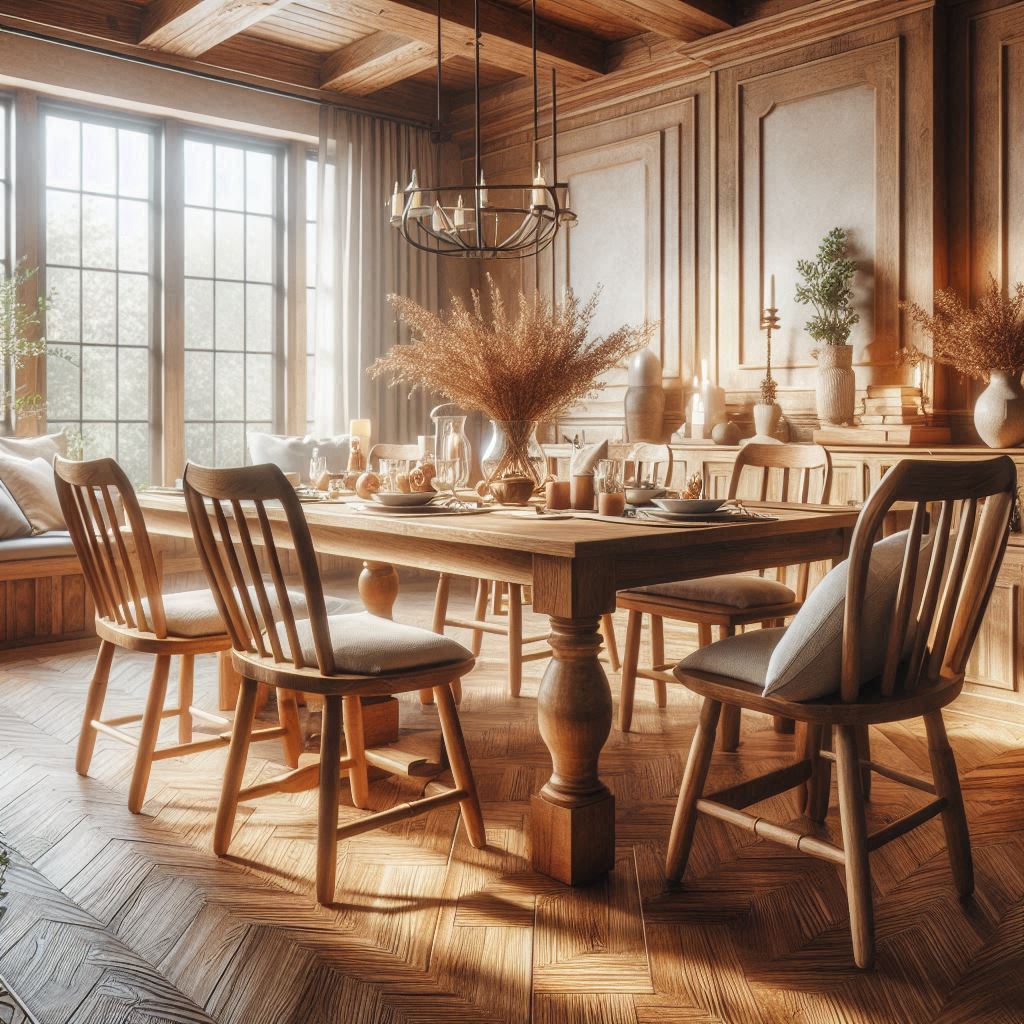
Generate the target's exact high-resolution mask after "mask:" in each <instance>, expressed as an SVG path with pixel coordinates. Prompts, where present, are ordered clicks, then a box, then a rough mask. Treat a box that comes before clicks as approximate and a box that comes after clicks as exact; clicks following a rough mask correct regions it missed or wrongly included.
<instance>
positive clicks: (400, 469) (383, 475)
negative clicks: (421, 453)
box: [377, 459, 409, 494]
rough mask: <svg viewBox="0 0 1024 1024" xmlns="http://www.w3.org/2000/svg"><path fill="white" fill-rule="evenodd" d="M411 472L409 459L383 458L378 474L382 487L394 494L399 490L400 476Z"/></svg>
mask: <svg viewBox="0 0 1024 1024" xmlns="http://www.w3.org/2000/svg"><path fill="white" fill-rule="evenodd" d="M408 472H409V460H408V459H381V460H380V468H379V469H378V470H377V475H378V476H379V477H380V489H381V490H382V491H384V492H385V493H391V494H393V493H394V492H395V491H397V490H398V477H399V475H400V474H402V473H408Z"/></svg>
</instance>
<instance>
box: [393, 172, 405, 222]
mask: <svg viewBox="0 0 1024 1024" xmlns="http://www.w3.org/2000/svg"><path fill="white" fill-rule="evenodd" d="M404 206H405V199H404V197H403V195H402V193H401V191H400V190H399V188H398V182H397V181H396V182H395V191H394V192H392V193H391V216H392V217H401V216H402V208H403V207H404Z"/></svg>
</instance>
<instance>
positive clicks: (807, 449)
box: [729, 444, 832, 505]
mask: <svg viewBox="0 0 1024 1024" xmlns="http://www.w3.org/2000/svg"><path fill="white" fill-rule="evenodd" d="M748 467H749V468H750V469H754V470H758V469H759V470H760V471H761V473H760V483H759V494H758V500H759V501H767V500H768V493H769V491H768V487H769V481H770V479H771V472H772V470H773V469H774V470H781V472H782V491H781V495H782V500H783V501H796V502H799V503H800V504H803V505H806V504H807V503H808V502H810V503H811V504H812V505H827V504H828V500H829V498H830V497H831V494H832V459H831V457H830V456H829V454H828V452H827V451H826V450H825V449H824V448H822V447H821V445H820V444H747V445H744V446H743V447H742V448H741V449H740V450H739V454H737V456H736V462H735V463H734V464H733V470H732V476H731V477H730V479H729V497H730V498H735V497H737V495H738V492H739V486H740V478H741V477H742V476H743V471H744V469H747V468H748ZM794 470H795V471H796V472H795V473H794ZM749 475H750V474H748V476H749ZM812 479H813V481H814V486H813V487H812Z"/></svg>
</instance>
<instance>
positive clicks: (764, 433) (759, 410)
mask: <svg viewBox="0 0 1024 1024" xmlns="http://www.w3.org/2000/svg"><path fill="white" fill-rule="evenodd" d="M781 419H782V406H781V405H779V403H778V402H772V403H771V404H770V405H769V404H767V403H765V402H758V403H757V405H755V406H754V433H755V434H756V435H757V436H758V437H774V436H775V431H776V430H778V429H779V421H780V420H781Z"/></svg>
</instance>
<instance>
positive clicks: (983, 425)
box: [974, 370, 1024, 448]
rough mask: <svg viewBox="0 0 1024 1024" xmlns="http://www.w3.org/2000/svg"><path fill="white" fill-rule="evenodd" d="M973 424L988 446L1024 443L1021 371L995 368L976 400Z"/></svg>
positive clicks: (1007, 446)
mask: <svg viewBox="0 0 1024 1024" xmlns="http://www.w3.org/2000/svg"><path fill="white" fill-rule="evenodd" d="M974 426H975V428H976V429H977V431H978V434H979V435H980V436H981V439H982V441H984V442H985V444H987V445H988V446H989V448H1016V447H1017V446H1018V445H1020V444H1022V443H1024V387H1022V386H1021V382H1020V373H1019V372H1018V373H1006V372H1005V371H1003V370H992V371H991V373H990V374H989V381H988V387H986V388H985V390H984V391H982V393H981V394H980V395H979V396H978V401H977V402H975V403H974Z"/></svg>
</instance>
